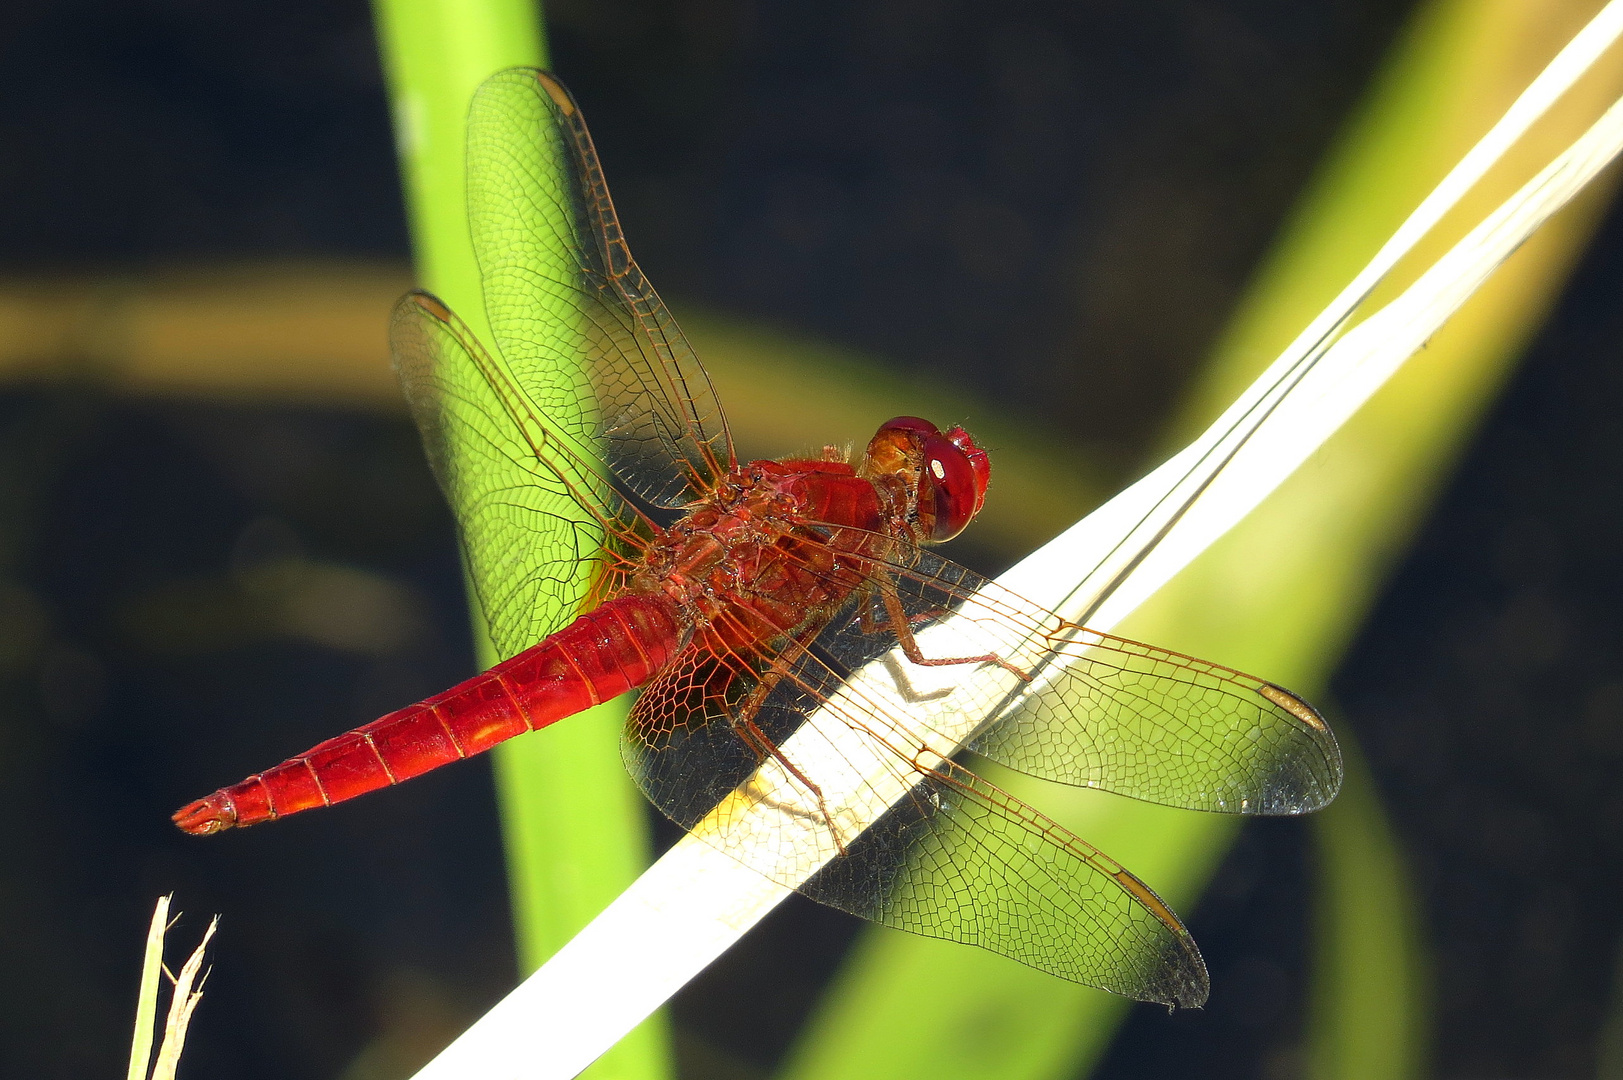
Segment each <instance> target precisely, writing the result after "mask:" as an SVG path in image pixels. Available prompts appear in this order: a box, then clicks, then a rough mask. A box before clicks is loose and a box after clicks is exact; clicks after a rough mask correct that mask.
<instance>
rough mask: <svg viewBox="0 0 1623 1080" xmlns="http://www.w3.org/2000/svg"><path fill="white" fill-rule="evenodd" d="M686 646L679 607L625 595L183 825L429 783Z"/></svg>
mask: <svg viewBox="0 0 1623 1080" xmlns="http://www.w3.org/2000/svg"><path fill="white" fill-rule="evenodd" d="M682 643H683V641H682V632H681V629H680V624H679V622H678V619H677V615H676V608H675V605H674V604H673V603H672V602H671V601H669V600H667V599H666V598H664V597H662V596H623V597H618V598H616V599H613V600H610V601H608V602H607V603H604V604H602V605H600V606H599V607H597V608H596V609H594V610H592V611H590V612H587V613H586V614H584V615H582V616H580V617H579V618H578V619H576V620H575V621H574V622H572V623H570V624H569V625H568V626H566V627H564V628H563V629H562V630H560V631H558V632H557V633H556V634H553V635H551V636H550V637H548V638H546V639H544V640H543V641H541V642H539V643H538V644H536V645H533V646H531V647H530V648H528V649H526V650H525V651H523V652H521V653H519V654H518V655H517V656H515V657H513V658H512V659H510V660H505V661H503V662H502V663H500V664H497V665H496V666H495V667H493V668H491V669H490V670H489V671H486V672H484V673H482V674H479V675H475V676H474V677H473V678H471V679H469V680H467V681H466V682H463V683H460V684H458V685H457V686H454V687H452V688H451V689H449V690H447V691H445V692H444V693H441V694H436V695H435V696H433V697H431V698H427V699H425V700H423V701H420V702H418V703H417V704H415V705H410V706H407V707H406V708H404V709H400V710H398V711H396V712H392V713H389V714H388V715H386V716H382V717H379V718H378V719H376V720H374V721H372V722H371V723H369V724H366V725H363V726H362V727H358V728H355V729H354V730H353V731H348V732H345V733H344V734H342V735H339V736H338V737H336V738H333V739H328V740H327V741H326V742H323V743H320V744H318V745H316V746H313V747H311V748H310V749H309V750H306V751H305V752H304V753H302V754H299V755H298V756H297V757H291V758H288V759H287V760H286V761H284V762H282V763H281V764H280V765H276V766H274V767H273V768H270V769H267V770H266V771H264V772H262V773H257V774H255V775H253V776H250V777H248V778H247V779H245V780H243V781H241V782H240V783H237V784H233V785H231V786H230V787H226V788H221V789H220V790H219V791H216V792H215V793H214V794H212V795H210V796H208V797H207V798H205V799H199V800H198V801H196V802H194V803H192V804H190V805H189V806H186V807H183V808H182V809H181V810H179V811H177V812H176V813H175V815H174V820H175V824H177V825H179V826H180V827H181V828H182V829H183V830H185V831H186V832H189V833H200V834H201V833H214V832H219V831H221V830H223V829H229V828H233V827H237V828H240V827H243V826H247V825H255V824H258V823H259V822H261V821H269V820H271V819H273V818H278V817H286V816H287V815H288V814H296V813H298V812H299V811H301V810H309V809H313V808H314V807H317V806H331V805H332V804H333V803H338V802H343V801H344V800H346V799H353V798H354V797H355V796H357V795H364V794H365V793H367V792H368V791H376V790H377V789H378V788H382V787H388V786H389V785H391V784H398V783H400V782H401V781H402V780H409V779H411V778H412V777H414V776H421V775H422V774H423V773H425V772H428V771H429V770H431V769H437V768H439V767H440V766H441V765H448V764H450V763H451V762H453V761H460V760H461V759H463V758H466V757H472V756H473V755H474V754H478V753H482V752H484V751H486V750H488V749H490V748H491V747H492V746H495V745H496V744H497V743H499V742H505V741H506V740H508V739H511V738H512V737H513V736H515V735H521V734H523V733H524V732H526V731H534V730H536V729H538V728H543V727H546V726H547V725H548V724H551V723H553V722H555V721H558V720H562V719H563V718H564V717H566V716H572V715H574V714H575V713H578V712H581V711H582V710H584V709H588V708H590V707H592V706H593V705H597V704H599V703H601V702H604V701H607V700H609V699H610V698H614V697H618V696H619V695H620V694H623V693H625V692H626V691H627V690H630V689H631V688H632V687H635V686H640V685H641V684H642V683H644V682H647V681H648V679H649V678H650V677H652V676H653V674H654V673H655V672H656V671H658V670H659V669H660V668H662V667H663V666H664V665H665V664H666V663H667V662H668V661H669V660H670V658H671V657H672V656H674V655H675V654H676V651H677V649H678V648H679V647H680V646H681V645H682Z"/></svg>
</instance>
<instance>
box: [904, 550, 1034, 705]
mask: <svg viewBox="0 0 1623 1080" xmlns="http://www.w3.org/2000/svg"><path fill="white" fill-rule="evenodd" d="M876 579H877V581H878V585H879V599H880V601H881V602H882V603H883V604H884V605H885V614H886V615H888V616H889V617H890V625H891V629H893V630H894V631H895V633H896V641H897V643H898V644H900V645H901V647H902V652H903V654H904V655H906V657H907V659H908V660H909V661H911V662H912V663H915V664H918V665H919V666H920V667H946V666H948V665H950V664H996V665H997V666H998V667H1000V668H1002V669H1003V670H1004V671H1007V672H1008V673H1009V674H1010V675H1013V676H1014V677H1015V678H1017V679H1019V680H1020V681H1021V682H1030V681H1031V676H1030V675H1028V674H1027V673H1026V672H1024V671H1021V670H1020V669H1019V668H1017V667H1015V666H1014V665H1013V664H1011V663H1009V662H1008V661H1007V660H1005V659H1003V657H1001V656H999V655H998V654H997V653H984V654H982V655H980V656H951V657H940V658H935V659H932V658H929V657H926V656H925V655H924V652H923V650H921V649H920V648H919V643H918V639H917V638H915V637H914V636H913V625H912V622H911V621H910V620H909V619H908V617H907V612H905V611H904V610H902V597H901V594H899V593H898V592H897V591H896V583H895V582H893V581H891V579H890V576H889V575H888V574H886V573H884V572H883V571H880V572H879V573H878V575H876Z"/></svg>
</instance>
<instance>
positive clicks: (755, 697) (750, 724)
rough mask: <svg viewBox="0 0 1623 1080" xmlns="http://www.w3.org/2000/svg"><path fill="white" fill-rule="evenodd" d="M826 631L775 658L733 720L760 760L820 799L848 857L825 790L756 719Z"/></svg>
mask: <svg viewBox="0 0 1623 1080" xmlns="http://www.w3.org/2000/svg"><path fill="white" fill-rule="evenodd" d="M822 629H823V627H822V626H821V625H814V626H811V627H809V628H807V629H806V630H803V631H801V632H800V633H799V634H796V635H795V636H793V637H791V638H790V639H789V643H788V644H787V645H786V646H785V647H784V648H783V649H782V650H781V651H780V652H779V653H778V655H776V656H774V657H773V658H772V662H771V664H770V665H769V666H768V667H767V669H766V670H765V671H763V672H762V673H761V675H760V679H759V681H758V682H757V683H756V684H755V687H754V689H752V690H751V691H750V692H749V695H748V696H747V697H745V698H744V700H743V701H741V702H739V705H738V711H737V714H736V715H735V716H734V718H733V728H734V730H736V731H737V732H738V736H739V738H741V739H743V740H744V744H745V745H746V746H748V747H749V748H750V750H751V751H752V752H753V753H754V754H755V756H756V757H757V758H758V759H759V760H761V761H763V762H764V761H765V760H766V759H767V758H769V757H770V758H772V759H773V760H775V761H777V763H778V764H780V765H782V766H783V768H784V771H786V772H787V773H788V774H789V775H790V776H792V777H794V778H795V779H796V780H798V781H799V782H800V783H801V784H802V785H804V786H805V788H806V790H807V791H809V792H811V793H812V795H813V796H814V797H815V798H816V799H817V810H818V813H819V814H821V815H822V818H823V822H824V824H826V825H827V826H828V831H829V835H831V836H833V837H834V844H835V846H836V847H838V848H839V849H840V854H841V855H844V854H845V841H844V840H842V839H841V838H840V830H839V829H837V828H835V827H834V815H832V814H831V813H829V810H828V802H827V801H826V800H825V799H824V798H823V789H822V788H820V787H818V786H817V783H816V782H815V781H814V780H812V778H811V777H809V776H807V775H806V774H805V772H804V771H803V770H802V769H801V768H800V766H798V765H796V764H795V763H794V762H793V761H790V760H789V758H788V755H786V754H784V752H783V751H782V750H780V749H778V744H777V743H775V742H773V741H772V738H771V737H770V736H769V735H767V733H766V732H764V731H762V730H761V728H760V725H758V724H757V723H756V722H755V717H756V716H757V715H758V714H759V713H760V711H761V706H763V705H765V704H766V699H767V697H768V696H769V695H770V694H771V693H772V691H773V689H774V688H775V687H776V686H777V685H778V683H780V682H782V681H783V680H784V679H785V678H787V677H788V676H789V672H790V670H791V669H792V668H793V666H794V664H795V663H796V662H797V661H798V660H799V659H800V658H801V657H802V656H804V655H805V654H806V653H808V652H810V651H811V649H810V646H809V643H810V641H811V640H812V638H814V637H816V636H817V634H818V633H819V632H820V631H821V630H822Z"/></svg>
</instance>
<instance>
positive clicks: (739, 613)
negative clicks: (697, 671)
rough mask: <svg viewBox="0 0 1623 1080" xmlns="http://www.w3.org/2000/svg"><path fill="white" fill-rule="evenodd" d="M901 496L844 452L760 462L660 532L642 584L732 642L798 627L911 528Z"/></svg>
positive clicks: (841, 595)
mask: <svg viewBox="0 0 1623 1080" xmlns="http://www.w3.org/2000/svg"><path fill="white" fill-rule="evenodd" d="M897 502H898V500H897V498H896V496H895V494H894V493H892V492H891V491H890V490H889V485H886V484H884V483H883V482H882V481H881V482H880V483H877V484H876V483H875V482H874V481H873V480H870V479H867V478H865V477H862V476H859V475H857V473H856V470H855V469H853V468H852V467H851V466H850V465H849V464H847V463H846V462H843V461H811V460H788V461H752V462H750V463H748V464H746V465H741V466H739V467H738V468H736V469H735V470H733V472H732V473H730V474H729V475H728V476H727V477H726V478H725V479H724V480H723V481H722V482H721V483H720V484H718V485H717V486H716V487H715V489H714V490H713V491H712V492H711V494H710V495H708V496H707V497H706V498H705V499H704V500H702V501H700V502H698V503H696V504H694V505H693V506H692V507H691V508H690V509H689V511H688V513H687V514H686V515H684V516H683V518H682V519H681V520H680V521H678V522H677V523H676V524H675V525H673V526H671V527H670V528H669V529H668V530H666V531H665V533H664V534H663V535H662V536H660V537H659V538H658V539H656V541H655V544H654V547H653V549H652V550H651V551H650V552H649V554H648V558H647V562H646V570H645V571H644V572H643V573H641V574H639V575H638V576H637V581H636V584H635V585H634V586H633V588H634V590H635V591H639V592H644V591H645V592H650V593H664V594H665V595H667V596H669V597H670V598H671V599H672V600H673V601H675V602H676V604H677V606H678V607H679V608H680V609H681V610H682V611H683V612H684V613H686V614H688V615H689V616H690V618H691V620H692V624H693V625H697V626H705V627H708V628H709V631H710V632H711V633H713V634H715V635H717V636H718V637H719V638H720V639H721V640H722V641H724V642H729V643H731V644H735V645H741V644H745V643H747V642H749V641H759V640H763V639H766V638H771V637H776V636H778V635H780V634H789V633H794V632H795V631H796V630H798V629H800V628H801V627H805V626H810V625H813V624H815V623H818V622H820V621H821V620H823V619H825V618H826V617H827V616H828V614H830V613H832V611H833V610H834V609H835V608H836V607H838V606H839V605H840V604H841V603H842V602H843V601H844V600H845V599H846V598H847V597H848V596H850V595H851V593H852V591H853V590H855V589H856V588H858V587H860V586H861V585H862V583H863V582H864V581H865V580H867V578H868V576H869V573H870V571H868V570H866V569H865V568H864V561H865V560H864V558H863V557H864V556H872V555H877V554H879V553H880V552H879V549H880V548H882V547H884V546H885V540H884V537H885V536H887V535H889V536H894V535H898V532H897V530H899V529H905V527H906V526H905V525H904V524H903V521H904V520H905V519H904V515H903V513H902V511H901V510H900V509H899V508H898V506H897ZM814 523H815V524H814Z"/></svg>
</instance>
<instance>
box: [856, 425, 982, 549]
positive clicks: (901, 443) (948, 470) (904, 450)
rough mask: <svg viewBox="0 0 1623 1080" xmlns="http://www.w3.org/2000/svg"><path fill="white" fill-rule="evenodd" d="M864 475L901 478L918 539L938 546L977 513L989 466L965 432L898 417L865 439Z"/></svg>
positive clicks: (958, 531) (980, 504) (962, 527)
mask: <svg viewBox="0 0 1623 1080" xmlns="http://www.w3.org/2000/svg"><path fill="white" fill-rule="evenodd" d="M865 471H866V472H867V473H868V475H870V476H881V475H891V476H896V477H898V478H900V479H901V480H902V481H903V482H904V483H905V484H906V485H907V486H908V487H909V488H910V489H911V491H912V493H913V497H912V498H911V499H909V502H910V503H912V504H914V505H915V506H916V507H917V511H916V515H917V525H918V530H919V534H920V536H921V537H922V538H923V539H924V540H925V541H927V542H929V543H935V544H939V543H942V542H944V541H947V540H951V539H952V538H953V537H955V536H957V535H958V534H959V533H961V532H963V531H964V526H966V525H968V524H969V522H970V519H971V518H973V517H974V516H975V515H976V514H978V513H980V509H981V506H982V504H984V503H985V502H986V485H987V482H988V481H989V480H990V479H991V475H992V463H991V461H990V460H989V459H988V458H987V456H986V451H985V450H982V449H981V448H980V447H979V446H976V445H975V440H974V439H972V438H970V436H969V432H967V431H965V430H964V429H963V428H961V427H955V428H953V429H952V430H951V431H942V430H941V429H940V428H938V427H936V426H935V425H934V424H932V423H930V421H928V420H921V419H919V418H918V417H916V416H898V417H896V418H894V419H892V420H887V421H885V422H884V423H883V424H882V425H880V428H879V431H878V432H877V433H876V434H875V435H874V437H873V438H872V439H871V440H870V441H869V443H868V456H867V465H866V469H865Z"/></svg>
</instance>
